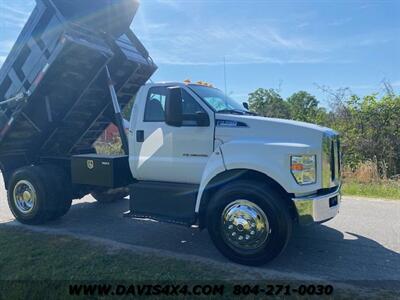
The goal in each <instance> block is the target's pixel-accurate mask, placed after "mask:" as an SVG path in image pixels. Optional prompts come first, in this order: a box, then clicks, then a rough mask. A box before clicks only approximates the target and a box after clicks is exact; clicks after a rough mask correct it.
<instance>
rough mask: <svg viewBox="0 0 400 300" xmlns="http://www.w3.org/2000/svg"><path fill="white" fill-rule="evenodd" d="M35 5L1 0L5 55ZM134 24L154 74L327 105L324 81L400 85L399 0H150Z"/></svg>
mask: <svg viewBox="0 0 400 300" xmlns="http://www.w3.org/2000/svg"><path fill="white" fill-rule="evenodd" d="M34 5H35V2H34V1H33V0H0V64H1V63H2V62H4V60H5V58H6V56H7V54H8V52H9V51H10V49H11V47H12V45H13V43H14V42H15V39H16V38H17V36H18V34H19V32H20V31H21V29H22V26H23V25H24V23H25V22H26V20H27V18H28V17H29V14H30V12H31V11H32V9H33V7H34ZM131 27H132V29H133V31H134V32H135V33H136V35H137V36H138V37H139V39H140V40H141V41H142V42H143V44H144V45H145V46H146V48H147V49H148V50H149V52H150V55H151V56H152V58H153V60H154V61H155V62H156V64H157V65H158V67H159V69H158V71H157V73H156V74H155V75H154V76H153V78H152V79H153V81H183V80H185V79H190V80H192V81H194V82H196V81H198V80H203V81H207V82H209V83H212V84H214V85H215V86H217V87H219V88H221V89H222V90H225V79H226V91H227V93H228V94H229V95H231V96H232V97H233V98H235V99H236V100H238V101H245V100H247V98H248V94H249V93H251V92H252V91H254V90H255V89H257V88H275V89H279V90H280V93H281V95H282V96H284V97H288V96H290V95H291V94H293V93H294V92H297V91H299V90H305V91H308V92H310V93H311V94H314V95H316V96H317V97H318V99H319V100H320V102H321V103H322V105H326V103H327V102H326V101H327V95H326V94H324V93H323V92H322V91H321V89H320V87H321V86H327V87H330V88H332V89H338V88H344V87H347V88H350V89H351V90H352V92H354V93H356V94H358V95H360V96H363V95H367V94H371V93H374V92H382V81H388V82H390V83H391V84H392V86H393V88H394V89H395V91H399V90H400V0H391V1H389V0H374V1H372V0H371V1H368V0H367V1H355V0H334V1H333V0H331V1H329V0H319V1H305V0H297V1H285V0H280V1H267V0H264V1H261V0H246V1H245V0H242V1H238V0H233V1H229V0H171V1H169V0H142V1H141V5H140V8H139V11H138V14H137V15H136V17H135V19H134V21H133V23H132V26H131ZM224 60H225V66H226V68H225V70H226V72H224ZM225 74H226V76H225Z"/></svg>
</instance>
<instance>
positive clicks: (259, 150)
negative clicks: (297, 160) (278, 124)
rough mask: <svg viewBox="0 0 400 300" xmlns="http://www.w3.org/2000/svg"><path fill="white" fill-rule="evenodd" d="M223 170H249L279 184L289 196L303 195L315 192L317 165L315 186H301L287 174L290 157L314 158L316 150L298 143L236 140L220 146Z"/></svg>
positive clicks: (318, 182)
mask: <svg viewBox="0 0 400 300" xmlns="http://www.w3.org/2000/svg"><path fill="white" fill-rule="evenodd" d="M221 152H222V155H223V160H224V164H225V168H226V170H233V169H250V170H254V171H258V172H261V173H263V174H265V175H267V176H268V177H270V178H272V179H273V180H275V181H276V182H278V183H279V184H280V185H281V186H282V187H283V188H284V189H285V190H286V192H288V193H293V194H303V193H304V194H305V193H310V192H314V191H316V190H318V187H319V186H321V185H320V179H319V178H318V174H320V171H319V168H320V164H317V182H316V183H315V184H311V185H306V186H300V185H298V184H297V183H296V181H295V180H294V177H293V176H292V174H291V172H290V156H291V155H304V154H305V155H316V156H317V162H318V161H320V153H319V149H318V148H313V147H312V146H310V145H307V144H300V143H281V142H279V143H275V142H270V141H267V140H262V139H248V140H244V139H243V140H235V141H231V142H229V143H226V144H223V145H221Z"/></svg>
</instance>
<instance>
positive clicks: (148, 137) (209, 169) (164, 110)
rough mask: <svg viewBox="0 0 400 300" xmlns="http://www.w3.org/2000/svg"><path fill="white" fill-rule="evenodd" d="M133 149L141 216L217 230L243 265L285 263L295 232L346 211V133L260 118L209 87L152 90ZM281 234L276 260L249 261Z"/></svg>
mask: <svg viewBox="0 0 400 300" xmlns="http://www.w3.org/2000/svg"><path fill="white" fill-rule="evenodd" d="M128 140H129V165H130V170H131V173H132V175H133V177H134V178H135V179H136V180H137V182H136V183H134V184H132V188H131V207H130V209H131V213H132V215H134V216H136V217H144V216H151V217H153V218H155V219H158V220H164V221H170V222H176V223H182V224H188V225H193V224H197V225H199V226H200V227H201V228H204V227H207V228H208V230H209V231H210V234H211V237H212V238H213V240H214V242H215V244H216V245H217V247H218V248H219V249H220V250H221V251H222V252H223V253H224V254H225V255H226V256H228V257H230V258H232V259H233V260H235V261H238V262H242V263H246V264H252V263H254V264H258V263H260V261H266V260H268V259H270V258H271V257H275V256H276V255H277V253H279V252H280V251H282V249H283V248H284V245H285V244H286V242H287V239H288V236H289V235H290V231H291V226H292V223H300V224H310V223H321V222H324V221H327V220H329V219H331V218H333V217H335V216H336V214H337V213H338V212H339V206H340V184H341V180H340V144H339V137H338V135H337V133H335V132H334V131H332V130H331V129H328V128H324V127H320V126H317V125H313V124H308V123H302V122H296V121H290V120H281V119H272V118H264V117H260V116H256V115H255V114H254V113H252V112H250V111H248V110H247V109H246V108H245V107H244V106H242V105H241V104H239V103H238V102H236V101H235V100H233V99H230V98H229V97H227V96H226V95H225V94H224V93H223V92H222V91H220V90H219V89H216V88H213V87H211V86H209V85H200V84H190V83H177V82H175V83H159V84H153V83H152V84H146V85H144V86H143V87H142V88H141V89H140V90H139V92H138V94H137V96H136V101H135V104H134V106H133V110H132V116H131V121H130V130H129V136H128ZM269 202H270V203H269ZM278 215H279V216H278ZM277 224H284V225H277ZM279 227H282V228H279ZM275 233H276V236H275V237H274V238H276V239H277V241H278V242H277V245H274V246H273V247H272V248H275V250H274V251H272V252H273V254H271V253H270V254H265V253H264V256H263V255H261V256H260V255H249V256H248V255H247V254H244V253H252V252H257V251H256V249H258V250H259V251H260V249H262V247H263V243H266V242H267V241H268V237H269V235H270V234H272V235H275ZM221 241H223V242H221ZM262 241H263V242H262ZM264 246H265V245H264ZM262 252H263V251H261V252H260V253H262ZM267 252H268V251H267ZM238 253H239V254H238Z"/></svg>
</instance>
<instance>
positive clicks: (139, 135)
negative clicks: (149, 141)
mask: <svg viewBox="0 0 400 300" xmlns="http://www.w3.org/2000/svg"><path fill="white" fill-rule="evenodd" d="M136 142H138V143H143V142H144V130H138V131H136Z"/></svg>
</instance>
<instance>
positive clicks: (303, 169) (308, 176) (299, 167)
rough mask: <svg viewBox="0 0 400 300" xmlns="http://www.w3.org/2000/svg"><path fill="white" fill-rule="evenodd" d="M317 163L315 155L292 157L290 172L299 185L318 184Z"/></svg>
mask: <svg viewBox="0 0 400 300" xmlns="http://www.w3.org/2000/svg"><path fill="white" fill-rule="evenodd" d="M316 161H317V159H316V156H315V155H298V156H292V157H291V162H290V170H291V172H292V175H293V177H294V179H295V180H296V182H297V183H298V184H300V185H306V184H313V183H315V182H316V179H317V176H316V173H317V171H316V169H317V168H316Z"/></svg>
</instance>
